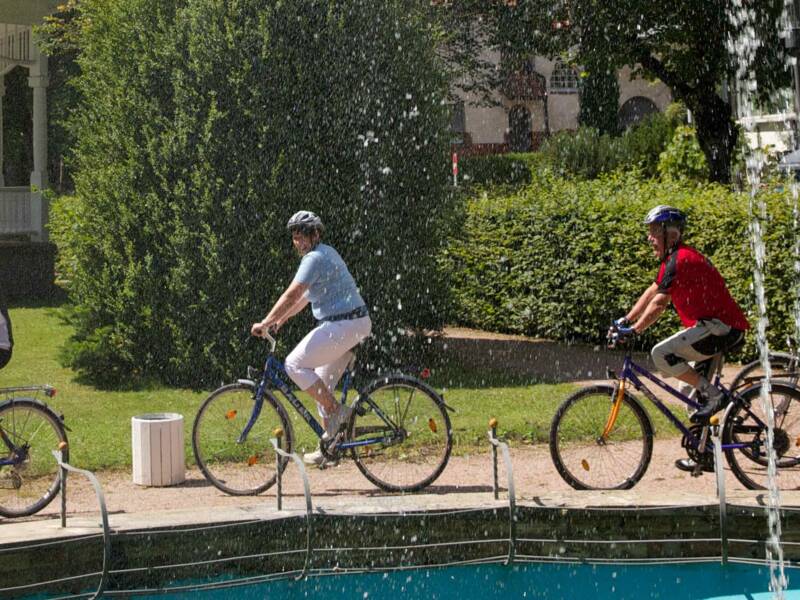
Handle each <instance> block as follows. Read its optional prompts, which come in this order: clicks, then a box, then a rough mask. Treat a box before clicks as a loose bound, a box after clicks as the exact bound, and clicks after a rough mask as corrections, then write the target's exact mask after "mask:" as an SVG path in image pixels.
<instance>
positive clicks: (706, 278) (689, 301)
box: [656, 244, 750, 330]
mask: <svg viewBox="0 0 800 600" xmlns="http://www.w3.org/2000/svg"><path fill="white" fill-rule="evenodd" d="M656 283H657V284H658V291H659V292H664V293H666V294H669V295H670V297H671V298H672V304H673V306H675V310H676V311H677V312H678V316H679V317H680V318H681V323H683V325H684V327H693V326H694V325H695V324H696V323H697V322H698V321H700V320H703V319H719V320H720V321H722V322H723V323H725V324H726V325H727V326H729V327H733V328H734V329H741V330H745V329H750V324H749V323H748V322H747V317H745V315H744V313H743V312H742V309H741V308H739V305H738V304H736V301H735V300H734V299H733V298H732V297H731V294H730V292H729V291H728V288H727V286H726V285H725V280H724V279H723V278H722V275H720V274H719V271H717V270H716V269H715V268H714V265H712V264H711V261H709V260H708V259H707V258H706V257H705V256H703V255H702V254H700V253H699V252H698V251H697V250H695V249H694V248H692V247H691V246H684V245H683V244H679V245H678V249H677V250H674V251H672V252H671V253H670V254H669V255H668V256H667V258H666V259H665V260H664V262H662V263H661V268H660V269H659V271H658V277H656Z"/></svg>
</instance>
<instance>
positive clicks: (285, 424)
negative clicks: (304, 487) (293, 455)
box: [192, 383, 293, 496]
mask: <svg viewBox="0 0 800 600" xmlns="http://www.w3.org/2000/svg"><path fill="white" fill-rule="evenodd" d="M254 395H255V390H254V389H253V388H252V387H250V386H248V385H245V384H241V383H234V384H231V385H226V386H223V387H221V388H219V389H218V390H216V391H215V392H213V393H212V394H211V395H210V396H209V397H208V398H207V399H206V400H205V402H203V404H202V406H200V410H199V411H198V413H197V416H196V417H195V419H194V426H193V427H192V450H194V458H195V460H196V461H197V466H198V467H200V470H201V471H202V472H203V475H205V477H206V479H208V480H209V481H210V482H211V483H212V484H214V486H216V487H217V488H219V489H220V490H222V491H223V492H225V493H227V494H232V495H235V496H251V495H255V494H260V493H261V492H263V491H264V490H266V489H268V488H269V487H270V486H272V485H273V484H274V483H275V479H276V478H277V461H276V454H275V450H274V449H273V447H272V444H271V443H270V438H273V437H275V430H276V429H277V428H281V429H282V430H283V443H282V445H283V449H284V450H285V451H286V452H291V451H292V445H293V440H292V428H291V424H290V423H289V419H288V416H287V415H286V411H285V410H284V409H283V406H281V405H280V403H278V401H277V400H276V399H275V398H274V396H272V395H271V394H270V393H269V392H267V393H265V394H264V402H263V404H262V406H261V412H260V413H259V415H258V417H257V418H256V420H255V422H254V423H253V425H252V428H251V429H250V431H249V432H248V433H247V437H246V438H245V439H244V440H242V439H241V436H242V434H243V432H244V429H245V427H246V426H247V424H248V423H249V422H250V420H251V418H252V416H253V411H254V408H255V398H254ZM284 468H286V459H283V460H282V461H281V470H283V469H284Z"/></svg>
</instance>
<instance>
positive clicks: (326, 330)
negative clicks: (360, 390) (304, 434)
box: [284, 317, 372, 417]
mask: <svg viewBox="0 0 800 600" xmlns="http://www.w3.org/2000/svg"><path fill="white" fill-rule="evenodd" d="M371 331H372V320H371V319H370V318H369V317H361V318H360V319H348V320H343V321H325V322H323V323H320V324H319V325H317V326H316V327H315V328H314V329H312V330H311V331H309V332H308V334H307V335H306V337H304V338H303V339H302V340H301V341H300V343H299V344H297V347H296V348H295V349H294V350H292V351H291V352H290V353H289V356H287V357H286V361H285V362H284V367H285V369H286V373H287V374H288V375H289V377H291V378H292V381H294V382H295V383H296V384H297V386H298V387H299V388H300V389H301V390H307V389H308V388H310V387H311V386H312V385H314V383H315V382H316V381H317V380H318V379H319V380H321V381H322V382H323V383H324V384H325V385H326V386H327V388H328V389H329V390H330V391H331V392H332V391H333V390H334V388H335V387H336V384H337V383H338V382H339V379H340V378H341V376H342V373H344V370H345V369H346V368H347V363H348V362H349V361H350V358H351V357H352V356H353V353H352V352H350V350H351V349H352V348H354V347H355V346H357V345H358V344H359V342H361V340H363V339H364V338H366V337H368V336H369V334H370V332H371ZM320 415H321V416H323V417H325V416H327V415H325V414H324V412H323V411H322V410H320Z"/></svg>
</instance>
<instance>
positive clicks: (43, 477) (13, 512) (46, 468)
mask: <svg viewBox="0 0 800 600" xmlns="http://www.w3.org/2000/svg"><path fill="white" fill-rule="evenodd" d="M0 428H2V431H3V433H4V435H5V437H4V438H3V439H2V440H0V458H2V459H4V460H10V461H13V462H14V464H11V465H4V466H2V467H0V515H2V516H4V517H24V516H27V515H32V514H34V513H37V512H39V511H40V510H42V509H43V508H44V507H45V506H47V505H48V504H49V503H50V502H51V501H52V500H53V498H55V497H56V495H57V494H58V491H59V488H60V483H61V473H60V469H59V467H58V463H57V462H56V459H55V457H54V456H53V450H58V449H59V448H60V449H61V456H62V459H63V461H64V462H67V461H68V460H69V447H68V446H67V434H66V432H65V430H64V425H63V423H62V422H61V418H60V417H59V416H58V415H57V414H56V413H54V412H53V411H52V410H51V409H50V408H48V407H47V406H46V405H44V404H42V403H41V402H39V401H37V400H34V399H32V398H12V399H11V400H9V401H8V402H4V403H3V404H2V405H0ZM0 437H2V436H0Z"/></svg>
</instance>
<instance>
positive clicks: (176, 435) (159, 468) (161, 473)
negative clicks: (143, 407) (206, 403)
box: [131, 413, 186, 486]
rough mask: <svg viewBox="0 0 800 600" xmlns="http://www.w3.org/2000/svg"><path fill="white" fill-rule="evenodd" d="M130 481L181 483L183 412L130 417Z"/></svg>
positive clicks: (159, 483) (183, 476)
mask: <svg viewBox="0 0 800 600" xmlns="http://www.w3.org/2000/svg"><path fill="white" fill-rule="evenodd" d="M131 443H132V449H133V482H134V483H136V484H139V485H147V486H167V485H175V484H177V483H181V482H183V480H184V479H185V478H186V467H185V462H184V453H183V415H179V414H177V413H152V414H147V415H140V416H138V417H132V418H131Z"/></svg>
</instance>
